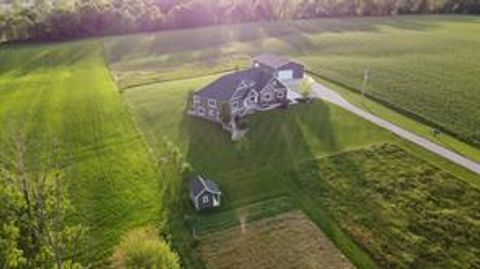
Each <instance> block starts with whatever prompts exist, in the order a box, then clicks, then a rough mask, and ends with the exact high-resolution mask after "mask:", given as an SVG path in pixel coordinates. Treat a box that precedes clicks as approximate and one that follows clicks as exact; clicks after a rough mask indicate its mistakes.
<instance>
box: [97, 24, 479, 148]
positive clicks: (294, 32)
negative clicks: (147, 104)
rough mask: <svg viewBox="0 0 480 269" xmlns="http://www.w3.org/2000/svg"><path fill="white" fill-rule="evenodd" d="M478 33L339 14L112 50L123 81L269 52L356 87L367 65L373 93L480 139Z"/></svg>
mask: <svg viewBox="0 0 480 269" xmlns="http://www.w3.org/2000/svg"><path fill="white" fill-rule="evenodd" d="M478 31H480V19H478V18H477V17H468V16H402V17H396V18H392V17H382V18H341V19H321V20H309V21H295V22H287V23H281V22H270V23H259V24H246V25H234V26H223V27H209V28H202V29H193V30H186V31H172V32H164V33H158V34H140V35H134V36H126V37H116V38H109V39H106V42H105V47H106V48H107V56H108V59H109V62H110V65H111V67H112V69H113V70H114V71H115V73H116V74H117V75H118V79H119V82H120V85H122V86H123V87H130V86H134V85H142V84H145V83H151V82H155V81H165V80H171V79H180V78H187V77H192V75H206V74H211V73H216V72H221V71H225V70H228V69H232V68H235V67H236V66H246V65H248V63H249V59H250V57H251V56H253V55H255V54H259V53H262V52H277V53H281V54H283V55H286V56H290V57H294V58H296V59H298V60H300V61H302V62H303V63H305V64H306V65H307V68H308V69H309V70H311V71H313V72H315V73H317V74H319V75H321V76H322V77H325V78H328V79H331V80H334V81H337V82H339V83H342V84H344V85H346V86H348V87H351V88H354V89H357V90H358V89H359V88H360V86H361V81H362V79H363V72H364V69H365V67H368V68H369V70H370V82H369V84H368V87H367V92H368V94H371V95H373V96H375V97H376V98H379V99H381V100H384V101H385V102H387V103H390V104H391V105H392V106H396V107H399V108H401V109H403V110H405V111H410V112H412V113H414V114H416V115H417V116H418V117H420V118H422V119H425V120H428V121H429V122H431V124H432V125H433V124H435V125H438V126H440V127H442V128H444V129H446V130H448V131H450V132H452V133H454V134H455V135H457V136H459V137H462V138H464V139H467V140H469V141H474V140H476V141H477V142H478V141H480V137H479V136H480V107H479V106H478V105H477V104H478V103H479V102H480V91H479V90H478V87H477V82H478V79H477V78H478V74H479V72H480V64H479V63H480V58H479V57H480V54H478V47H479V46H480V37H479V36H478V34H476V33H477V32H478ZM192 40H194V41H192Z"/></svg>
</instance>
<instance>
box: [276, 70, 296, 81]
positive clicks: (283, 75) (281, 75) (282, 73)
mask: <svg viewBox="0 0 480 269" xmlns="http://www.w3.org/2000/svg"><path fill="white" fill-rule="evenodd" d="M277 77H278V79H279V80H289V79H293V70H292V69H286V70H279V71H278V76H277Z"/></svg>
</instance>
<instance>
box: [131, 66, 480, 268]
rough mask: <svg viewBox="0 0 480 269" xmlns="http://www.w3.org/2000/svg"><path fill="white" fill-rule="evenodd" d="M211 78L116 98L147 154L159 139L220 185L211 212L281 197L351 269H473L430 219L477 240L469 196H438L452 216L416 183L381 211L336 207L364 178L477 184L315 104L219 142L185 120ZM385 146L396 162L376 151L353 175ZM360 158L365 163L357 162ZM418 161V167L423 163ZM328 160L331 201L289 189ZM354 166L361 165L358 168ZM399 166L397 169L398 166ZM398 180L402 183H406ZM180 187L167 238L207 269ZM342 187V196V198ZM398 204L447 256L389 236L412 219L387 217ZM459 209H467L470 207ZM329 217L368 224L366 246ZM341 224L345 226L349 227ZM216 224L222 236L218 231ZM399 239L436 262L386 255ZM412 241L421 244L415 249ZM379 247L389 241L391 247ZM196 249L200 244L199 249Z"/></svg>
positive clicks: (451, 235) (207, 227)
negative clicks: (466, 268) (191, 99)
mask: <svg viewBox="0 0 480 269" xmlns="http://www.w3.org/2000/svg"><path fill="white" fill-rule="evenodd" d="M216 77H217V75H212V76H204V77H199V78H193V79H180V80H176V81H170V82H164V83H157V84H150V85H146V86H139V87H134V88H130V89H128V90H127V91H125V92H124V96H125V98H126V101H127V104H128V105H129V107H130V110H131V111H132V113H133V115H134V117H135V118H136V121H137V123H138V125H139V127H140V129H141V130H142V131H143V132H144V133H145V135H146V138H147V141H148V142H149V144H150V145H151V146H152V149H153V151H154V152H155V154H158V155H161V154H162V151H163V142H162V141H163V137H167V138H168V140H170V141H172V142H174V143H175V144H177V145H178V146H179V148H180V149H181V151H182V153H183V156H184V157H185V158H186V160H187V161H188V162H189V163H190V164H191V166H192V168H193V172H194V173H202V174H204V175H206V176H207V177H209V178H212V179H213V180H215V181H216V182H217V183H218V184H219V186H220V188H221V190H222V192H223V195H222V208H221V209H220V212H223V211H228V212H232V211H233V212H237V211H236V209H239V208H244V207H245V206H248V205H250V204H252V203H259V202H262V201H266V200H270V199H273V198H277V197H290V198H291V199H293V201H294V203H295V204H296V205H297V206H298V207H299V208H300V209H301V210H303V211H304V212H305V213H306V214H307V215H308V217H310V218H311V219H312V221H313V222H314V223H315V224H316V225H318V226H319V227H320V228H321V229H322V231H323V232H324V233H325V234H326V235H327V236H328V237H329V238H330V240H332V242H333V243H334V244H335V245H336V246H337V247H338V248H339V249H340V250H341V251H342V252H343V253H344V254H345V255H346V256H347V257H348V258H349V259H350V260H351V262H352V263H353V264H354V265H355V266H356V267H358V268H384V267H385V266H391V267H389V268H415V267H414V265H418V264H422V265H427V266H430V267H431V268H434V267H435V266H434V265H439V266H443V265H444V264H448V265H449V267H452V268H455V266H457V265H458V264H462V263H463V264H475V262H476V260H475V258H472V257H471V256H469V255H470V254H465V255H466V256H465V257H464V258H457V256H456V255H458V253H475V251H478V250H479V249H480V246H479V245H478V243H476V242H475V241H461V240H458V239H457V238H456V236H457V234H456V233H455V232H452V231H450V230H449V229H447V228H446V227H447V226H448V225H449V224H446V225H447V226H442V225H444V224H443V223H442V222H441V220H440V221H439V223H437V218H448V217H446V216H443V215H442V214H443V213H442V214H440V213H438V212H437V211H436V210H439V211H442V212H443V211H444V210H447V211H448V210H450V211H449V214H451V215H450V216H456V215H458V216H459V219H465V222H461V223H457V224H455V225H457V227H458V229H459V230H462V229H465V231H471V232H473V233H476V232H478V231H477V229H478V226H477V225H478V216H476V215H475V213H474V212H473V211H472V210H471V209H472V208H474V204H475V202H474V198H472V197H470V194H469V195H466V196H465V197H462V196H458V197H452V198H448V195H445V196H444V194H438V196H437V197H436V198H435V199H438V201H441V203H443V199H446V200H448V199H452V201H458V202H459V205H460V206H459V208H458V209H457V210H454V209H452V208H448V209H446V208H445V207H444V205H443V204H436V203H435V202H432V204H430V200H429V197H430V196H429V195H428V194H422V195H420V196H418V197H416V193H417V190H416V187H417V186H419V185H417V184H419V183H418V182H415V181H414V182H412V183H411V184H412V185H409V186H410V188H407V189H406V190H405V194H404V193H400V194H399V193H393V194H391V195H392V198H391V199H394V200H393V201H391V203H392V204H391V205H388V204H387V205H383V204H382V201H372V202H371V204H370V202H369V201H368V200H367V199H372V198H371V197H368V196H365V197H364V196H362V198H365V199H366V200H361V199H360V198H358V196H353V197H351V200H348V201H352V199H355V198H358V199H357V200H353V201H352V202H351V203H349V204H348V205H349V206H351V208H347V207H345V206H343V203H344V201H340V197H344V196H348V195H351V194H352V193H354V192H355V191H358V192H359V193H363V192H361V188H362V186H361V184H360V183H356V181H357V180H360V179H361V178H364V177H368V178H367V179H364V181H367V180H372V181H373V180H382V179H383V178H384V177H385V179H388V180H390V181H386V182H392V181H393V182H392V184H396V183H397V182H396V180H402V179H405V178H407V179H408V178H409V177H410V176H412V177H414V179H417V178H418V179H419V180H426V181H428V184H429V186H430V187H431V188H432V190H433V189H442V188H447V187H445V186H444V184H447V185H448V183H447V182H450V181H451V182H452V184H458V185H459V186H460V189H461V192H465V193H476V190H477V188H478V186H479V183H480V182H479V178H478V176H474V175H470V174H468V173H459V174H458V175H457V176H453V175H451V174H448V173H447V172H444V171H442V170H440V169H438V168H436V167H435V166H433V165H431V164H430V162H431V163H433V164H436V165H439V166H442V167H443V166H445V167H448V165H445V164H444V160H441V159H440V158H438V157H433V156H431V155H430V154H428V153H425V152H424V151H423V150H420V149H418V148H417V147H416V146H414V145H412V144H409V143H407V142H405V141H403V140H401V139H399V138H398V137H396V136H394V135H392V134H390V133H389V132H388V131H386V130H384V129H381V128H379V127H377V126H374V125H372V124H370V123H368V122H365V121H363V120H361V119H359V118H357V117H356V116H354V115H352V114H349V113H348V112H345V111H344V110H342V109H340V108H338V107H336V106H333V105H329V104H327V103H323V102H315V103H314V104H310V105H298V106H292V107H290V108H288V109H286V110H281V109H278V110H274V111H269V112H264V113H259V114H255V115H253V116H249V117H248V121H249V125H250V126H251V128H250V131H249V133H248V134H247V136H246V139H244V140H243V141H241V142H239V143H232V142H231V141H230V138H229V136H228V134H227V133H226V132H224V131H223V130H222V129H221V128H220V127H219V126H217V125H215V124H211V123H208V122H205V121H202V120H199V119H194V118H192V117H189V116H187V115H186V113H185V111H186V106H187V96H188V93H189V92H190V91H192V90H195V89H198V88H199V87H200V86H201V85H205V84H207V83H209V82H210V81H212V80H214V79H215V78H216ZM384 144H392V145H396V146H393V147H394V148H395V149H399V150H398V152H400V153H398V152H396V151H392V156H390V157H389V156H386V157H385V158H384V160H382V159H381V156H383V155H382V154H384V155H388V154H389V153H388V152H387V153H385V152H380V153H378V154H379V157H378V158H375V159H373V160H372V161H371V162H368V166H366V167H362V166H361V164H363V163H362V162H367V161H368V160H369V159H370V158H371V157H375V156H376V155H375V153H376V151H374V150H373V151H372V152H373V153H370V150H364V148H370V147H373V148H375V145H384ZM387 148H388V147H387ZM364 151H365V152H366V153H365V154H363V152H364ZM350 152H353V153H350ZM356 152H361V153H358V154H359V155H361V156H360V157H358V160H357V159H353V158H352V157H351V156H357V155H356V154H357V153H356ZM350 154H352V155H350ZM417 156H420V157H417ZM403 158H405V160H403ZM422 158H426V160H427V161H424V160H423V159H422ZM330 160H335V163H334V164H332V165H333V166H334V167H333V168H335V169H338V171H337V170H332V169H333V168H330V167H326V168H325V169H326V170H325V171H324V172H325V173H327V172H329V173H331V177H330V176H329V177H327V178H326V179H330V180H332V181H333V183H332V184H334V183H335V182H336V181H335V178H336V177H337V176H338V177H339V179H341V178H342V176H343V177H344V178H345V180H344V181H339V182H338V183H339V184H341V185H339V186H333V187H332V190H331V191H330V192H326V191H316V190H318V187H316V185H315V184H318V183H312V184H313V185H311V186H310V185H307V186H306V187H303V185H302V184H301V183H298V182H299V181H300V182H301V181H302V179H303V178H304V177H305V180H308V182H311V181H312V182H315V180H318V181H322V180H323V178H317V177H314V179H309V178H311V177H313V176H312V175H315V176H316V175H317V174H318V173H321V171H323V167H322V166H319V167H317V166H316V165H312V163H313V164H316V163H317V162H319V163H322V162H326V163H328V162H329V161H330ZM336 160H338V161H336ZM357 161H358V162H360V164H357V163H356V162H357ZM403 161H405V163H402V162H403ZM337 162H338V163H339V164H338V165H337ZM450 165H451V164H450ZM367 169H371V170H372V171H374V172H375V173H373V172H371V174H366V175H365V173H367V172H368V170H367ZM453 170H455V169H453ZM429 171H434V173H432V174H430V172H429ZM335 173H339V174H338V175H337V174H335ZM383 173H384V175H383ZM370 176H371V177H372V178H371V179H370V178H369V177H370ZM460 178H461V179H460ZM407 179H405V180H406V181H408V180H407ZM437 180H438V182H437ZM362 182H363V181H362ZM375 182H376V181H375ZM187 184H188V180H186V181H185V182H184V185H183V192H182V191H181V192H180V193H183V198H181V199H180V201H181V205H179V206H178V207H177V208H178V209H179V210H177V214H178V215H177V216H174V218H173V219H172V220H171V221H172V223H173V227H172V229H171V230H172V233H173V238H174V243H175V246H176V247H177V249H179V251H180V253H181V254H182V258H183V261H184V263H185V265H186V267H187V268H203V266H202V262H204V263H206V266H208V261H204V260H202V255H201V254H200V253H201V250H200V247H199V246H198V244H197V243H196V242H197V241H196V240H195V239H194V238H193V237H192V230H191V229H192V228H191V227H190V226H189V225H188V221H187V222H185V215H193V216H195V213H194V212H193V211H192V208H191V206H190V204H189V202H188V197H187V195H186V193H187ZM359 184H360V185H359ZM398 184H400V183H398ZM372 185H373V184H372ZM421 186H425V185H421ZM389 187H390V186H383V185H382V186H381V187H375V186H371V185H367V186H365V189H366V190H365V192H367V193H369V194H371V195H372V196H373V197H375V198H376V197H377V196H380V197H381V196H383V195H389V194H390V192H391V190H390V189H389ZM336 188H338V189H336ZM344 188H345V189H347V190H348V191H345V193H342V191H344V190H345V189H344ZM367 188H372V189H367ZM350 191H351V192H350ZM426 191H427V190H426ZM337 192H339V193H337ZM401 195H406V196H407V197H409V198H410V199H414V198H411V197H416V199H417V200H415V201H416V203H417V209H418V210H419V211H421V212H426V213H425V214H424V215H421V217H423V219H424V220H422V221H425V222H428V223H430V224H432V225H433V224H435V225H439V226H441V227H442V228H441V229H443V230H442V231H443V232H445V234H444V235H443V237H442V239H441V240H445V242H448V243H447V244H450V245H449V246H448V247H446V246H445V245H442V243H439V242H438V241H436V239H432V238H430V237H431V234H429V231H428V230H427V229H424V227H425V226H422V227H423V228H422V229H419V230H415V232H412V231H410V230H408V229H409V228H405V227H402V226H400V227H398V229H396V228H395V227H396V226H394V228H391V227H390V226H388V225H396V224H397V221H401V222H404V223H407V222H408V221H412V222H413V221H416V220H418V219H420V216H418V215H416V214H415V212H409V214H411V215H407V216H400V215H397V214H395V212H397V211H398V210H399V209H398V208H397V207H395V206H396V204H395V203H396V201H397V200H395V199H403V198H402V196H401ZM322 196H325V197H324V199H325V200H326V201H327V202H324V201H325V200H321V199H319V197H322ZM337 196H338V197H337ZM327 199H328V200H327ZM337 199H339V200H337ZM462 199H465V201H463V200H462ZM435 201H437V200H435ZM466 201H469V202H466ZM364 203H367V204H366V205H365V209H364V208H362V205H363V204H364ZM468 203H472V204H473V205H472V206H470V205H468ZM337 206H338V207H337ZM367 206H368V207H367ZM385 206H389V208H385ZM436 206H438V207H436ZM278 208H280V209H279V210H281V208H282V203H280V204H279V205H278ZM337 209H341V210H342V211H341V212H342V213H344V214H350V218H351V219H353V220H362V219H366V220H369V221H371V223H370V225H372V226H369V227H368V228H369V229H371V232H372V234H375V235H376V236H370V237H368V238H367V239H366V238H364V237H362V236H363V234H361V233H355V230H354V229H355V227H356V226H354V225H353V224H352V225H351V226H349V225H347V224H345V223H344V222H343V220H342V219H341V218H340V217H338V215H337V214H338V212H336V210H337ZM276 210H277V209H276V208H275V207H272V211H273V212H277V211H276ZM383 210H391V211H388V214H387V213H385V214H383V215H381V216H377V215H376V216H375V217H372V214H373V213H372V212H379V211H380V212H383ZM227 214H229V213H227ZM268 214H270V213H268ZM272 214H273V213H272ZM405 214H407V213H405ZM436 214H438V215H436ZM256 215H257V214H256V213H254V214H253V216H256ZM260 215H261V214H260ZM342 216H343V215H342ZM398 217H405V219H400V220H397V218H398ZM194 218H195V217H194ZM254 218H256V217H254ZM382 218H384V219H382ZM187 219H189V218H187ZM347 220H348V221H350V219H347ZM468 220H471V221H472V223H469V221H468ZM422 221H419V223H421V224H419V225H423V224H424V222H422ZM218 223H220V226H221V227H219V226H218ZM348 224H351V223H350V222H349V223H348ZM198 225H199V226H198ZM235 225H238V223H237V219H236V218H233V221H232V218H230V219H228V218H227V219H226V218H224V217H218V215H216V214H208V213H207V214H206V215H205V217H204V218H203V217H202V218H200V222H199V223H197V228H196V229H197V230H196V232H197V233H198V234H200V235H202V236H203V234H204V233H212V232H215V230H216V229H224V228H225V227H226V228H228V227H232V226H235ZM384 225H385V226H384ZM412 225H413V224H412ZM360 227H361V228H363V227H362V226H359V229H361V228H360ZM363 229H366V228H363ZM402 233H404V234H405V235H403V234H402ZM413 233H415V234H413ZM405 236H406V237H408V238H409V239H410V240H412V241H411V242H417V243H419V242H420V241H421V240H424V241H422V242H424V243H425V244H428V243H432V245H435V246H437V247H438V248H439V249H441V250H442V251H443V252H442V255H444V258H442V259H439V260H438V263H435V261H431V260H429V257H428V256H427V255H423V254H422V253H423V252H421V251H419V253H420V254H419V255H417V254H416V253H415V252H414V248H410V249H408V250H404V249H403V248H401V247H399V248H400V250H399V249H394V246H402V245H403V244H406V243H409V241H405ZM417 238H421V239H418V240H419V241H415V239H417ZM471 239H472V238H469V239H467V240H471ZM200 241H201V239H200ZM386 242H391V246H390V243H388V244H387V243H386ZM465 242H466V243H465ZM199 244H200V245H201V242H200V243H199ZM390 248H392V249H393V250H390ZM385 249H386V250H385ZM457 259H458V260H457ZM204 265H205V264H204ZM447 268H448V267H447Z"/></svg>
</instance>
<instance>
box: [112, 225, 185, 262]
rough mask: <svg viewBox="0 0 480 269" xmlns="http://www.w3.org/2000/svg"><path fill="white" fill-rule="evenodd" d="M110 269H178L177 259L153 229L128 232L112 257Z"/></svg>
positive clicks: (138, 229)
mask: <svg viewBox="0 0 480 269" xmlns="http://www.w3.org/2000/svg"><path fill="white" fill-rule="evenodd" d="M112 268H118V269H120V268H131V269H136V268H138V269H140V268H142V269H180V265H179V259H178V256H177V254H176V253H175V252H173V251H172V250H171V248H170V246H169V245H168V243H167V242H165V241H164V240H162V239H161V238H160V237H159V236H158V233H157V230H156V229H155V228H153V227H141V228H136V229H134V230H132V231H130V232H128V233H127V234H126V235H125V236H124V237H123V239H122V241H121V242H120V244H119V245H118V246H117V248H116V249H115V251H114V254H113V257H112Z"/></svg>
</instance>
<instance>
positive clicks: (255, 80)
mask: <svg viewBox="0 0 480 269" xmlns="http://www.w3.org/2000/svg"><path fill="white" fill-rule="evenodd" d="M271 78H273V75H272V74H270V73H268V72H265V71H263V70H261V69H259V68H249V69H246V70H242V71H238V72H235V73H230V74H227V75H225V76H222V77H221V78H219V79H217V80H215V81H214V82H212V83H210V84H209V85H207V86H205V87H204V88H202V89H200V90H199V91H197V92H196V93H195V94H196V95H198V96H203V97H207V98H214V99H217V100H224V101H227V100H229V99H230V98H231V97H232V95H233V94H234V93H235V91H236V90H237V89H238V88H239V87H240V86H241V85H242V84H244V85H247V87H248V88H255V89H258V90H259V89H262V88H263V87H265V85H266V84H267V83H268V81H269V80H270V79H271ZM248 88H247V89H248Z"/></svg>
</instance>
